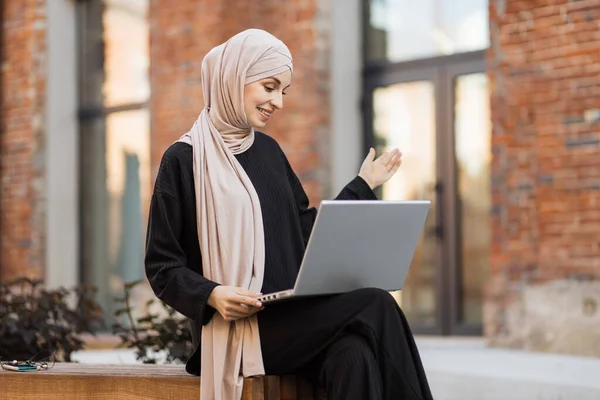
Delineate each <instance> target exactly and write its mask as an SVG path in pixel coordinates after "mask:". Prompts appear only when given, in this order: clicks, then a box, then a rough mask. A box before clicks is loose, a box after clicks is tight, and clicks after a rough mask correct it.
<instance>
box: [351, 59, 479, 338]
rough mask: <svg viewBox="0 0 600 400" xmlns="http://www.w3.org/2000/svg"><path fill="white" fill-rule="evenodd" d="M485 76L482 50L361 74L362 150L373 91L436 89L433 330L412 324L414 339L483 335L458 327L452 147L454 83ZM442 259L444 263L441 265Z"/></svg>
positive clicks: (370, 137)
mask: <svg viewBox="0 0 600 400" xmlns="http://www.w3.org/2000/svg"><path fill="white" fill-rule="evenodd" d="M480 72H485V51H484V50H482V51H475V52H470V53H461V54H456V55H450V56H442V57H432V58H428V59H422V60H415V61H407V62H401V63H379V64H374V65H368V66H366V67H365V68H364V69H363V97H362V101H361V103H362V104H361V105H362V112H363V129H364V131H363V132H364V136H363V138H364V140H363V147H364V148H363V151H364V153H366V152H367V151H368V149H369V148H370V147H371V146H372V145H373V143H374V130H373V117H374V115H373V92H374V91H375V89H377V88H380V87H385V86H389V85H393V84H397V83H407V82H413V81H424V80H426V81H430V82H432V83H433V84H434V96H435V98H434V107H435V126H436V149H435V150H436V154H437V165H436V173H437V184H436V196H437V201H436V205H437V207H436V210H434V212H435V213H436V223H437V224H438V226H440V224H442V225H441V226H440V228H441V231H442V238H441V239H439V245H438V246H437V249H436V260H437V261H436V265H435V271H436V278H435V280H434V290H435V302H436V312H435V315H436V323H435V325H434V326H428V325H422V324H412V329H413V331H414V332H415V333H418V334H438V335H440V334H441V335H450V334H457V335H481V333H482V326H481V324H478V325H472V324H471V325H468V324H463V323H461V322H460V321H459V320H458V318H459V316H460V310H459V307H460V305H461V298H460V294H461V293H460V291H461V287H460V283H461V279H460V278H461V276H460V272H461V271H460V266H459V265H458V256H459V253H458V244H459V240H458V234H459V233H460V232H459V225H458V224H459V221H458V220H457V211H458V210H457V206H458V201H457V196H458V191H457V187H456V184H457V178H456V160H455V146H454V103H455V99H454V97H455V92H454V82H455V78H456V77H457V76H459V75H465V74H471V73H480ZM444 260H446V261H445V262H444Z"/></svg>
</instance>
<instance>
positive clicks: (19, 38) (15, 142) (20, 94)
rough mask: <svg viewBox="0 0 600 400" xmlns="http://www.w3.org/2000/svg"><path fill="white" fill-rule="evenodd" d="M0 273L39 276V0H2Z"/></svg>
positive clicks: (41, 103) (42, 46) (41, 24)
mask: <svg viewBox="0 0 600 400" xmlns="http://www.w3.org/2000/svg"><path fill="white" fill-rule="evenodd" d="M2 4H3V7H4V8H3V10H2V14H3V18H2V24H3V25H2V52H3V54H2V56H3V57H2V77H1V82H2V117H1V118H2V134H1V136H0V217H1V219H0V227H1V228H0V279H1V280H3V281H4V280H9V279H11V278H14V277H16V276H22V275H28V276H30V277H38V278H42V277H43V274H44V271H43V264H44V244H43V227H44V212H43V202H44V196H43V190H44V187H43V186H44V182H43V164H44V163H43V140H42V134H43V126H44V98H45V84H46V81H45V40H46V28H45V1H44V0H21V1H12V0H10V1H3V2H2Z"/></svg>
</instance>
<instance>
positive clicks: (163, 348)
mask: <svg viewBox="0 0 600 400" xmlns="http://www.w3.org/2000/svg"><path fill="white" fill-rule="evenodd" d="M141 283H142V281H135V282H131V283H127V284H125V287H124V296H123V297H122V298H116V299H115V301H116V302H118V303H119V304H121V306H122V307H121V308H119V309H117V310H116V311H115V317H116V318H117V321H119V320H122V319H123V318H124V317H125V320H126V322H124V323H121V322H117V323H115V324H114V325H113V333H115V334H117V335H119V337H120V338H121V343H120V345H119V347H126V348H133V349H136V352H135V354H136V358H137V359H138V360H140V361H142V362H143V363H145V364H156V363H159V362H160V360H161V359H162V358H164V362H165V363H168V364H170V363H186V362H187V360H188V359H189V358H190V356H191V355H192V352H193V350H194V348H193V344H192V333H191V331H190V329H189V326H188V322H187V319H186V318H185V317H184V316H182V315H181V314H179V313H177V312H176V311H175V310H174V309H172V308H171V307H169V306H167V305H166V304H165V303H163V302H162V301H159V303H160V305H161V309H162V311H163V313H162V314H160V313H150V312H148V314H147V315H144V316H142V317H140V318H134V317H133V305H132V304H131V290H132V289H133V288H134V287H136V286H137V285H139V284H141ZM154 303H155V300H154V299H152V300H148V302H146V308H147V309H148V308H149V307H150V306H151V305H152V304H154ZM158 352H164V357H161V356H160V354H157V353H158Z"/></svg>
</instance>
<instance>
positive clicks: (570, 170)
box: [486, 1, 600, 336]
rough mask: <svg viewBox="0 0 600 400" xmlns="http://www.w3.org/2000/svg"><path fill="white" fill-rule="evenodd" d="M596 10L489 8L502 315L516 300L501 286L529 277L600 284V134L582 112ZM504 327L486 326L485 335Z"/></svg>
mask: <svg viewBox="0 0 600 400" xmlns="http://www.w3.org/2000/svg"><path fill="white" fill-rule="evenodd" d="M499 3H505V4H506V9H505V12H504V13H503V14H502V13H500V14H499V13H498V10H497V9H496V5H497V4H499ZM598 13H600V4H599V3H598V2H597V1H578V2H567V1H555V2H553V5H545V4H544V3H543V2H537V1H508V2H490V26H491V28H492V44H491V46H490V50H489V51H488V65H489V78H490V81H491V82H490V83H491V88H492V93H491V96H492V97H491V105H492V125H493V132H494V134H493V137H492V148H495V149H498V151H496V153H495V154H494V159H493V161H492V177H493V179H492V181H493V182H494V187H493V188H492V202H493V206H494V209H495V210H497V212H495V213H494V215H493V218H492V233H493V240H494V243H493V246H492V254H491V263H492V265H491V282H492V283H493V284H491V286H490V288H489V290H488V298H487V302H488V303H489V304H488V306H489V309H494V310H496V311H498V310H503V309H504V307H505V306H506V305H507V304H509V303H510V300H509V297H511V296H513V295H514V293H513V292H510V291H508V290H506V287H507V286H510V285H511V284H512V283H516V282H521V281H522V280H523V279H530V277H531V276H534V277H535V280H536V281H540V282H541V281H548V280H556V279H568V278H569V277H571V276H575V275H583V276H587V277H589V278H590V279H600V262H599V260H600V236H598V232H599V231H600V212H599V211H597V210H598V209H599V208H598V199H600V172H599V171H600V168H599V167H600V157H599V156H598V154H599V152H600V144H599V142H598V140H600V135H599V134H598V125H597V124H589V123H587V122H586V121H584V120H583V116H584V112H585V111H586V110H587V109H590V108H599V107H600V106H599V104H600V96H599V94H600V90H597V89H598V88H600V74H598V70H599V68H598V64H599V63H600V55H599V53H598V45H597V41H598V38H599V36H598V35H599V33H598V28H597V15H598ZM592 17H594V18H595V19H594V20H593V21H591V18H592ZM524 30H525V31H527V34H526V40H524V38H523V35H522V32H523V31H524ZM495 31H497V32H498V34H497V35H496V34H493V32H495ZM530 31H531V32H532V33H531V34H530ZM523 183H528V184H529V186H528V187H527V188H525V187H523V186H522V185H523ZM501 282H502V283H501ZM501 287H502V288H504V289H501ZM499 288H500V289H499ZM503 290H504V292H503ZM498 312H501V311H498ZM494 324H496V322H495V323H494ZM501 329H502V327H499V326H496V325H494V326H486V334H488V335H492V336H493V335H494V334H496V333H497V332H498V330H501Z"/></svg>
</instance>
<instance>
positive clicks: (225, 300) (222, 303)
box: [208, 286, 263, 321]
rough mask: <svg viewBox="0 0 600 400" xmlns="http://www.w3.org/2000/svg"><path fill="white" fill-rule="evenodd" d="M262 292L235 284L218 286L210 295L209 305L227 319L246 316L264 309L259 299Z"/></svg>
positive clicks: (232, 319) (233, 319) (231, 319)
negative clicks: (253, 291)
mask: <svg viewBox="0 0 600 400" xmlns="http://www.w3.org/2000/svg"><path fill="white" fill-rule="evenodd" d="M259 296H261V293H252V292H250V291H248V290H246V289H243V288H240V287H235V286H217V287H215V288H214V289H213V291H212V292H211V293H210V296H208V305H209V306H211V307H212V308H214V309H216V310H217V311H218V312H219V314H221V316H222V317H223V319H224V320H225V321H235V320H238V319H241V318H246V317H249V316H251V315H252V314H255V313H256V312H258V311H260V310H262V308H263V307H262V303H261V302H260V301H258V300H257V298H258V297H259Z"/></svg>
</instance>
